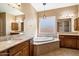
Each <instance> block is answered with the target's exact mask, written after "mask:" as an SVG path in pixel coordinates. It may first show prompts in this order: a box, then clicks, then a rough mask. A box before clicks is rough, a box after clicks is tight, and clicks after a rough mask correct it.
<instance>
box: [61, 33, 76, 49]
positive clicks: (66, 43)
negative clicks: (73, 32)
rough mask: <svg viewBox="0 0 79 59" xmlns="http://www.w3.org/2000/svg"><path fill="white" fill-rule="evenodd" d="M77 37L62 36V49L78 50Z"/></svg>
mask: <svg viewBox="0 0 79 59" xmlns="http://www.w3.org/2000/svg"><path fill="white" fill-rule="evenodd" d="M76 43H77V36H70V35H61V36H60V47H66V48H76Z"/></svg>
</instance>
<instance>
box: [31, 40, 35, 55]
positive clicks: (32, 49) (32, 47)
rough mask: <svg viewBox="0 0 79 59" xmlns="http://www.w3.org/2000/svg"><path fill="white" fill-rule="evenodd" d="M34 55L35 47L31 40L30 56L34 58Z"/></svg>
mask: <svg viewBox="0 0 79 59" xmlns="http://www.w3.org/2000/svg"><path fill="white" fill-rule="evenodd" d="M33 53H34V45H33V42H32V40H30V56H33Z"/></svg>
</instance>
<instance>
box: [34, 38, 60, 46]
mask: <svg viewBox="0 0 79 59" xmlns="http://www.w3.org/2000/svg"><path fill="white" fill-rule="evenodd" d="M55 41H59V39H58V38H53V37H34V39H33V44H35V45H41V44H46V43H50V42H55Z"/></svg>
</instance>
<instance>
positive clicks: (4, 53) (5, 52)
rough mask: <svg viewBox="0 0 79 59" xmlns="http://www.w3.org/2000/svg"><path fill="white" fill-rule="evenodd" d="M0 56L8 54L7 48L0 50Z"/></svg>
mask: <svg viewBox="0 0 79 59" xmlns="http://www.w3.org/2000/svg"><path fill="white" fill-rule="evenodd" d="M0 56H8V52H7V50H6V51H2V52H0Z"/></svg>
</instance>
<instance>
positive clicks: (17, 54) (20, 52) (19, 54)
mask: <svg viewBox="0 0 79 59" xmlns="http://www.w3.org/2000/svg"><path fill="white" fill-rule="evenodd" d="M22 55H23V54H22V51H19V52H17V53H16V54H15V55H14V56H22Z"/></svg>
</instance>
